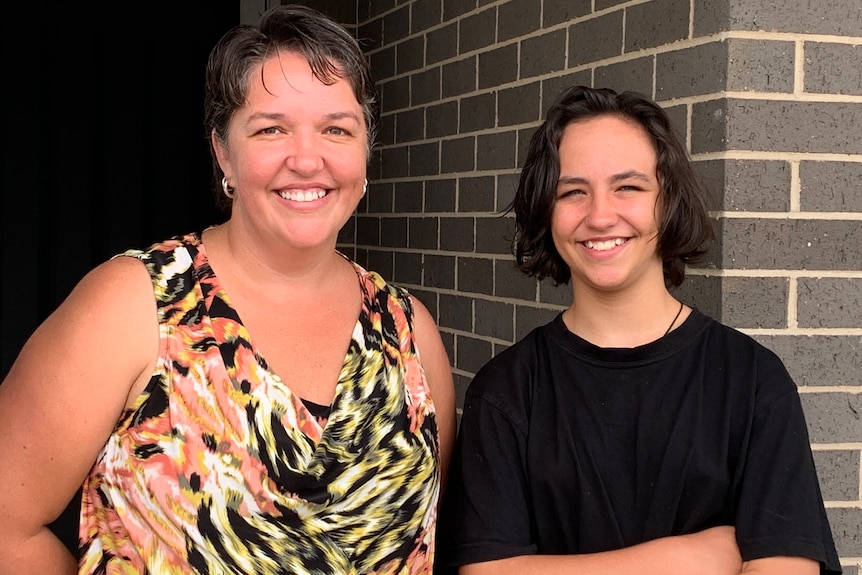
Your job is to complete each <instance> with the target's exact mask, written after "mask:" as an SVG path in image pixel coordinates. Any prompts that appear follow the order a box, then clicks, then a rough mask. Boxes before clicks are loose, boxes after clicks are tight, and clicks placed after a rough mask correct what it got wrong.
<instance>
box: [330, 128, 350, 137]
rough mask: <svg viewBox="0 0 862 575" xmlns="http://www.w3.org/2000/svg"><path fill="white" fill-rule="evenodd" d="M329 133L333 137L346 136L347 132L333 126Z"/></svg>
mask: <svg viewBox="0 0 862 575" xmlns="http://www.w3.org/2000/svg"><path fill="white" fill-rule="evenodd" d="M327 133H328V134H330V135H332V136H346V135H347V130H345V129H344V128H339V127H338V126H332V127H330V128H329V129H328V130H327Z"/></svg>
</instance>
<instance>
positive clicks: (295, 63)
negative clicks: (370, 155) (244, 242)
mask: <svg viewBox="0 0 862 575" xmlns="http://www.w3.org/2000/svg"><path fill="white" fill-rule="evenodd" d="M212 137H213V143H214V147H215V149H216V154H217V157H218V160H219V165H220V166H221V168H222V171H223V172H224V174H225V177H226V178H227V182H228V184H229V185H230V186H231V187H232V188H234V194H235V196H234V200H233V207H232V210H231V225H232V226H235V225H240V226H244V227H247V228H248V229H250V230H253V231H255V232H256V233H257V234H258V235H259V236H261V237H262V238H263V239H265V240H266V241H274V242H285V245H287V246H290V247H293V248H310V247H317V246H327V247H328V246H330V245H331V246H332V247H333V248H334V246H335V242H336V239H337V235H338V231H339V230H340V229H341V227H342V226H343V225H344V224H345V222H346V221H347V220H348V218H349V217H350V215H351V214H352V213H353V211H354V209H355V208H356V205H357V204H358V203H359V200H360V198H361V197H362V194H363V189H364V184H365V166H366V161H367V157H366V153H367V137H366V126H365V120H364V117H363V114H362V108H361V106H360V105H359V103H358V102H357V101H356V97H355V96H354V94H353V91H352V89H351V87H350V84H349V82H348V81H347V80H343V79H341V80H338V81H337V82H335V83H333V84H330V85H327V84H324V83H322V82H321V81H320V80H318V79H317V78H315V77H314V74H313V73H312V71H311V68H310V67H309V65H308V63H307V62H306V61H305V59H304V58H303V57H302V56H301V55H299V54H296V53H293V52H284V51H282V52H279V53H277V54H275V55H273V56H271V57H270V58H268V59H267V60H266V61H264V62H263V64H262V66H260V67H258V68H256V69H254V70H253V71H252V72H251V75H250V87H249V91H248V97H247V101H246V104H245V105H244V106H243V107H242V108H240V109H239V110H238V111H237V112H236V113H235V114H234V117H233V118H232V119H231V123H230V126H229V129H228V138H227V142H226V143H222V142H220V141H219V140H218V139H217V138H216V137H215V135H213V136H212Z"/></svg>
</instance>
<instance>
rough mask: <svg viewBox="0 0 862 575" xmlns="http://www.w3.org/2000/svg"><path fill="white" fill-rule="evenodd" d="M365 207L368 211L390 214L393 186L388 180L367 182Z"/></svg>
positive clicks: (392, 202)
mask: <svg viewBox="0 0 862 575" xmlns="http://www.w3.org/2000/svg"><path fill="white" fill-rule="evenodd" d="M366 199H367V209H368V212H370V213H377V214H391V213H392V207H393V206H394V205H395V203H394V191H393V186H392V184H391V183H389V182H382V183H378V182H374V181H369V182H368V194H367V195H366Z"/></svg>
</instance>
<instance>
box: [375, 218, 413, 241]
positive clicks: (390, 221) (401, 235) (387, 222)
mask: <svg viewBox="0 0 862 575" xmlns="http://www.w3.org/2000/svg"><path fill="white" fill-rule="evenodd" d="M371 245H372V246H373V245H375V244H371ZM376 245H379V246H381V247H390V248H403V247H404V246H406V245H407V218H380V240H379V241H378V242H377V244H376Z"/></svg>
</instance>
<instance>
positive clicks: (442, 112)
mask: <svg viewBox="0 0 862 575" xmlns="http://www.w3.org/2000/svg"><path fill="white" fill-rule="evenodd" d="M457 133H458V102H455V101H451V102H443V103H442V104H437V105H435V106H428V107H427V108H425V136H426V137H427V138H439V137H442V136H453V135H455V134H457Z"/></svg>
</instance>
